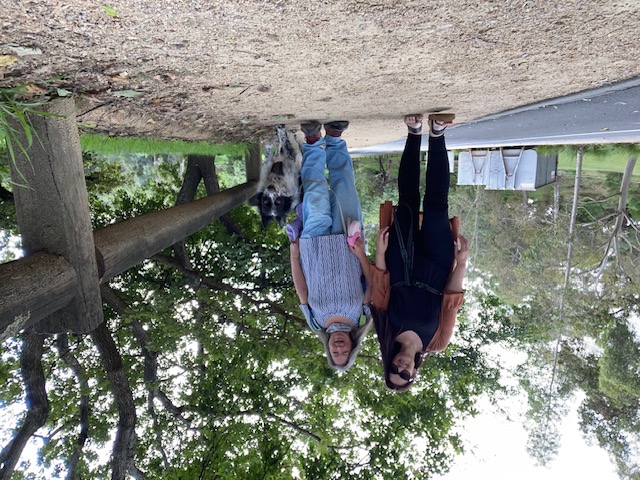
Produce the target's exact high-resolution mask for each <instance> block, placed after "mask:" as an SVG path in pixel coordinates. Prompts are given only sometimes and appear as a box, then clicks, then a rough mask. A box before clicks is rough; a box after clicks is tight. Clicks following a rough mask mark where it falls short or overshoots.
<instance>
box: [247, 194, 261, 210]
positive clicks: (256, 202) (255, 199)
mask: <svg viewBox="0 0 640 480" xmlns="http://www.w3.org/2000/svg"><path fill="white" fill-rule="evenodd" d="M261 201H262V192H260V193H256V194H255V195H254V196H253V197H251V198H250V199H249V200H247V203H248V204H249V205H251V206H252V207H259V206H260V202H261Z"/></svg>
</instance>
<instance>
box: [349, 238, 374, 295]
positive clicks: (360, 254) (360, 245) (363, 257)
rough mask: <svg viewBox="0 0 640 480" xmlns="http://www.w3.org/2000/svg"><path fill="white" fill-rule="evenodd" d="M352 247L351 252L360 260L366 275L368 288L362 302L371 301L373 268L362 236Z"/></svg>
mask: <svg viewBox="0 0 640 480" xmlns="http://www.w3.org/2000/svg"><path fill="white" fill-rule="evenodd" d="M349 248H350V249H351V253H353V254H354V255H355V256H356V258H357V259H358V261H359V262H360V268H361V269H362V274H363V275H364V280H365V283H366V285H367V288H366V290H365V292H364V297H363V299H362V303H363V304H365V303H369V302H371V295H372V292H373V286H372V281H371V280H372V279H371V268H370V266H369V265H370V263H369V259H368V258H367V254H366V253H364V242H363V241H362V237H360V238H358V240H356V243H355V244H354V245H353V247H349Z"/></svg>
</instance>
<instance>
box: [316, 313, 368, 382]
mask: <svg viewBox="0 0 640 480" xmlns="http://www.w3.org/2000/svg"><path fill="white" fill-rule="evenodd" d="M365 311H366V312H367V314H366V318H367V321H366V323H365V324H364V325H363V326H361V327H357V328H352V329H351V331H350V332H349V337H350V338H351V343H352V345H351V353H350V354H349V358H348V359H347V363H345V364H344V365H336V364H335V363H334V361H333V358H331V352H330V351H329V335H327V332H326V331H325V329H322V330H316V331H314V332H313V333H315V334H316V335H317V336H318V338H319V339H320V341H321V342H322V344H323V345H324V352H325V355H326V357H327V362H329V365H330V366H331V367H332V368H335V369H336V370H339V371H341V372H346V371H347V370H349V369H350V368H351V367H352V366H353V364H354V363H355V362H356V357H357V356H358V353H360V349H361V348H362V342H363V340H364V338H365V337H366V336H367V333H368V332H369V330H371V327H372V326H373V316H372V315H371V313H369V309H368V308H365Z"/></svg>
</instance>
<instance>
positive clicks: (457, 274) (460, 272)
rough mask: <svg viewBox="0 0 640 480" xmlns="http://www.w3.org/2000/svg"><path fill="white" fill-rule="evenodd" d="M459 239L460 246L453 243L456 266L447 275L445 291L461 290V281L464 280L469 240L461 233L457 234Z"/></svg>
mask: <svg viewBox="0 0 640 480" xmlns="http://www.w3.org/2000/svg"><path fill="white" fill-rule="evenodd" d="M458 239H459V241H460V246H458V244H457V243H456V245H455V249H456V251H455V260H456V266H455V268H454V269H453V271H452V272H451V274H450V275H449V279H448V280H447V284H446V285H445V287H444V289H445V291H446V292H461V291H462V281H463V280H464V275H465V273H466V271H467V258H468V257H469V242H468V241H467V239H466V238H465V237H463V236H462V235H459V236H458Z"/></svg>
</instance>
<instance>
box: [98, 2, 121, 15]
mask: <svg viewBox="0 0 640 480" xmlns="http://www.w3.org/2000/svg"><path fill="white" fill-rule="evenodd" d="M102 8H103V10H104V11H105V13H106V14H107V15H109V16H110V17H113V18H116V17H117V16H118V10H116V9H115V8H113V7H110V6H109V5H104V4H103V5H102Z"/></svg>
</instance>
